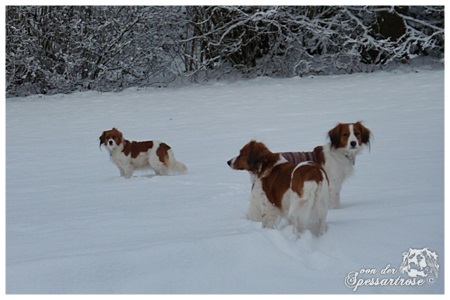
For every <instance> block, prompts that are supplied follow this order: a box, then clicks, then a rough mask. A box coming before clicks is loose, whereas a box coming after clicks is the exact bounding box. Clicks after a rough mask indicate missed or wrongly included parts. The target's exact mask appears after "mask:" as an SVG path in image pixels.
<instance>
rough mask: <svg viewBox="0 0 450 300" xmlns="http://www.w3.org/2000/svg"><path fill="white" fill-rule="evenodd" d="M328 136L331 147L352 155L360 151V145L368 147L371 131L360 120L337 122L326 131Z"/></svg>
mask: <svg viewBox="0 0 450 300" xmlns="http://www.w3.org/2000/svg"><path fill="white" fill-rule="evenodd" d="M328 136H329V138H330V141H331V146H332V147H333V148H336V149H343V150H344V151H346V152H347V153H351V154H353V156H356V154H358V153H359V152H360V151H361V147H362V146H364V145H367V146H369V147H370V136H371V132H370V130H369V129H368V128H366V127H364V125H362V123H361V122H360V121H358V122H356V123H347V124H343V123H339V124H338V125H337V126H336V127H334V128H333V129H331V130H330V131H329V132H328Z"/></svg>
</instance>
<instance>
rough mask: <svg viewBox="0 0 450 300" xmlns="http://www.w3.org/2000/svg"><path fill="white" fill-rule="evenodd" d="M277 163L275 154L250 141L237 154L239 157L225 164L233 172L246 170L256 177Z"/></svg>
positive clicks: (258, 143) (261, 144)
mask: <svg viewBox="0 0 450 300" xmlns="http://www.w3.org/2000/svg"><path fill="white" fill-rule="evenodd" d="M276 161H277V157H276V154H274V153H272V152H270V150H269V149H268V148H267V147H266V146H265V145H264V144H263V143H260V142H257V141H250V142H249V143H247V144H246V145H245V146H244V147H243V148H242V149H241V151H240V152H239V155H238V156H236V157H234V158H232V159H230V160H229V161H228V162H227V163H228V165H229V166H230V167H231V168H232V169H234V170H246V171H249V172H251V173H254V174H256V175H261V174H263V173H264V172H265V171H266V170H268V169H269V168H270V167H272V166H273V165H274V164H275V162H276Z"/></svg>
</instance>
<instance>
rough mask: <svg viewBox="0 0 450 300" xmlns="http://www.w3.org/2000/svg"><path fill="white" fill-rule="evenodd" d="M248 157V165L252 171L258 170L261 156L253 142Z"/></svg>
mask: <svg viewBox="0 0 450 300" xmlns="http://www.w3.org/2000/svg"><path fill="white" fill-rule="evenodd" d="M248 152H249V153H248V156H247V164H248V166H249V168H250V170H253V171H255V170H258V167H259V163H260V156H259V152H258V151H256V149H255V142H253V141H252V142H251V143H250V145H249V149H248Z"/></svg>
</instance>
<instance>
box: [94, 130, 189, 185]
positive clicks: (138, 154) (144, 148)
mask: <svg viewBox="0 0 450 300" xmlns="http://www.w3.org/2000/svg"><path fill="white" fill-rule="evenodd" d="M99 139H100V146H101V145H103V146H104V147H105V148H106V149H107V150H108V152H109V155H110V156H111V160H112V161H113V163H114V164H115V165H116V166H117V167H118V168H119V170H120V175H121V176H123V177H125V178H130V177H131V175H132V174H133V171H134V170H137V169H153V170H154V171H155V173H156V175H170V174H183V173H186V172H187V168H186V166H185V165H184V164H183V163H181V162H179V161H177V160H176V159H175V156H174V154H173V152H172V149H171V148H170V146H169V145H167V144H166V143H163V142H159V141H143V142H134V141H131V142H130V141H128V140H126V139H124V138H123V135H122V132H120V131H119V130H117V129H116V128H113V129H111V130H105V131H103V133H102V135H101V136H100V138H99Z"/></svg>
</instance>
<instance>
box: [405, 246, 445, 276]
mask: <svg viewBox="0 0 450 300" xmlns="http://www.w3.org/2000/svg"><path fill="white" fill-rule="evenodd" d="M438 271H439V265H438V256H437V254H436V253H435V252H433V251H430V250H428V248H423V249H411V248H410V249H409V250H408V251H407V252H403V262H402V264H401V265H400V272H401V273H402V274H407V275H408V276H409V277H414V278H415V277H428V276H433V277H434V278H437V277H438Z"/></svg>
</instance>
